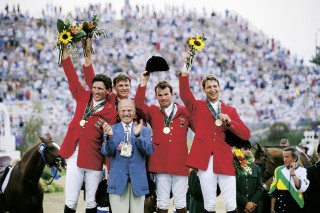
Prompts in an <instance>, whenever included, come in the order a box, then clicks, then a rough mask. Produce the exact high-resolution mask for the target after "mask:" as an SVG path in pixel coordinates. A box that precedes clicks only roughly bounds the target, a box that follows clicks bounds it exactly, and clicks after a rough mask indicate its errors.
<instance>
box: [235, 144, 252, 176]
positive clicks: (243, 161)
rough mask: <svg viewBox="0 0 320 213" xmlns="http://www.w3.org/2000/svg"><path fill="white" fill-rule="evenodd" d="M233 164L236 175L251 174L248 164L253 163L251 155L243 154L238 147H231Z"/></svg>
mask: <svg viewBox="0 0 320 213" xmlns="http://www.w3.org/2000/svg"><path fill="white" fill-rule="evenodd" d="M232 151H233V165H234V168H235V170H236V174H237V175H251V174H252V169H251V167H250V166H249V165H250V164H252V163H253V157H252V155H243V153H242V151H241V150H240V149H238V148H233V150H232Z"/></svg>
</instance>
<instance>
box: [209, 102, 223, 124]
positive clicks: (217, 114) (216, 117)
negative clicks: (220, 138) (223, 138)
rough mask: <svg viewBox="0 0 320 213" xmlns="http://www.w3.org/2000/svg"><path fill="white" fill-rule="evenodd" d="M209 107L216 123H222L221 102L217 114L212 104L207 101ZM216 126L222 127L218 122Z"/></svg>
mask: <svg viewBox="0 0 320 213" xmlns="http://www.w3.org/2000/svg"><path fill="white" fill-rule="evenodd" d="M207 106H208V108H209V110H210V112H211V114H212V115H213V117H214V118H215V119H216V121H219V122H220V121H221V120H220V118H219V115H220V113H221V102H220V101H219V104H218V112H216V111H215V110H214V109H213V107H212V105H211V103H210V101H209V100H207ZM219 124H220V123H219ZM216 125H217V126H221V125H218V124H217V122H216Z"/></svg>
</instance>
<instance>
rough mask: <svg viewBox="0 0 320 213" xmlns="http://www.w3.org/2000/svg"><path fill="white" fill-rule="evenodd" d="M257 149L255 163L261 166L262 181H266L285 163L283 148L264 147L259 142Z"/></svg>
mask: <svg viewBox="0 0 320 213" xmlns="http://www.w3.org/2000/svg"><path fill="white" fill-rule="evenodd" d="M255 149H256V151H255V153H254V158H255V161H254V163H255V164H257V165H259V166H260V169H261V174H262V181H263V182H266V181H267V180H269V179H270V178H271V177H272V176H273V173H274V170H275V169H276V168H277V167H278V166H280V165H283V158H282V149H278V148H267V147H264V148H263V149H262V148H261V146H260V145H259V144H257V146H256V147H255Z"/></svg>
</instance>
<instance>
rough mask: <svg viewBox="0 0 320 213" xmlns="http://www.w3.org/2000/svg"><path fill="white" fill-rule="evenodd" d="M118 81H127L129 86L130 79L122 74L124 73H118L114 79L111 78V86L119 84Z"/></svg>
mask: <svg viewBox="0 0 320 213" xmlns="http://www.w3.org/2000/svg"><path fill="white" fill-rule="evenodd" d="M120 81H129V83H130V85H131V79H130V77H129V76H128V75H127V74H126V73H124V72H120V73H118V74H117V75H116V76H115V77H114V78H113V86H116V85H117V83H119V82H120Z"/></svg>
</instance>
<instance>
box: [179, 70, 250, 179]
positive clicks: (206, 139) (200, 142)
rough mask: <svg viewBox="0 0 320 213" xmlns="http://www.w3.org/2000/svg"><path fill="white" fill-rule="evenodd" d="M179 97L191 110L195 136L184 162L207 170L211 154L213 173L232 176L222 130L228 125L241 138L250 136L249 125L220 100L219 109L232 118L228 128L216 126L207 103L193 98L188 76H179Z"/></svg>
mask: <svg viewBox="0 0 320 213" xmlns="http://www.w3.org/2000/svg"><path fill="white" fill-rule="evenodd" d="M179 89H180V97H181V99H182V101H183V103H184V104H185V105H186V107H187V109H188V110H189V111H190V113H191V119H192V122H193V124H194V126H195V136H194V139H193V143H192V147H191V150H190V152H189V156H188V160H187V165H188V166H189V167H192V168H196V169H201V170H206V169H207V167H208V163H209V158H210V155H211V154H212V153H213V171H214V172H215V173H216V174H224V175H233V176H234V175H235V171H234V166H233V154H232V151H231V147H230V146H229V145H228V144H227V143H226V142H225V133H224V132H225V131H226V129H227V128H229V129H230V130H231V131H232V132H233V133H235V134H236V135H238V136H239V137H240V138H241V139H243V140H248V139H249V138H250V130H249V128H248V127H247V126H246V125H245V124H244V123H243V122H242V120H241V119H240V117H239V115H238V113H237V111H236V109H235V108H233V107H231V106H228V105H226V104H224V103H223V102H222V103H221V112H222V113H224V114H228V115H229V117H230V119H231V124H230V127H226V126H224V125H222V126H220V127H218V126H216V125H215V123H214V122H215V118H214V117H213V115H212V114H211V112H210V110H209V108H208V106H207V102H206V101H205V100H204V101H203V100H196V99H195V97H194V95H193V94H192V92H191V90H190V86H189V77H187V76H186V77H184V76H181V75H180V76H179Z"/></svg>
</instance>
